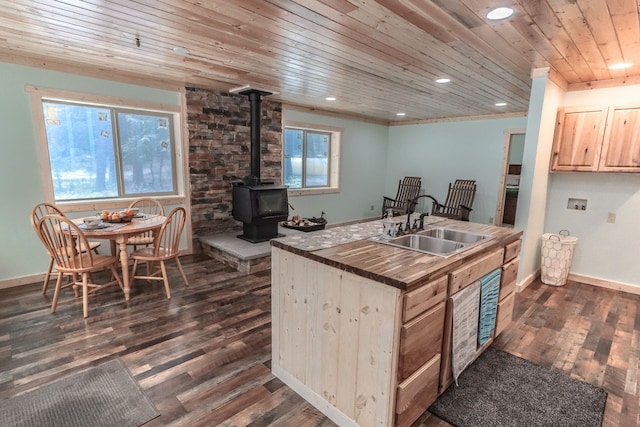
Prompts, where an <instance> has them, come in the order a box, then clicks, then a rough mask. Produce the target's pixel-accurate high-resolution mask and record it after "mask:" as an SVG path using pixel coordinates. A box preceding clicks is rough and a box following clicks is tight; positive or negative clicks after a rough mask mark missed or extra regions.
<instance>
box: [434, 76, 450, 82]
mask: <svg viewBox="0 0 640 427" xmlns="http://www.w3.org/2000/svg"><path fill="white" fill-rule="evenodd" d="M450 81H451V79H448V78H446V77H443V78H441V79H438V80H436V83H449V82H450Z"/></svg>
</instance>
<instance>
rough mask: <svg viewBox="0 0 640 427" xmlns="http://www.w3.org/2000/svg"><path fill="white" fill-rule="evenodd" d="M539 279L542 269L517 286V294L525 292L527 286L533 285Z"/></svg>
mask: <svg viewBox="0 0 640 427" xmlns="http://www.w3.org/2000/svg"><path fill="white" fill-rule="evenodd" d="M538 277H540V269H537V270H536V271H534V272H533V273H531V274H530V275H528V276H527V277H526V278H524V279H523V280H522V281H521V282H520V283H518V284H516V292H522V291H524V290H525V289H526V288H527V286H529V285H530V284H532V283H533V282H534V281H535V280H536V279H537V278H538Z"/></svg>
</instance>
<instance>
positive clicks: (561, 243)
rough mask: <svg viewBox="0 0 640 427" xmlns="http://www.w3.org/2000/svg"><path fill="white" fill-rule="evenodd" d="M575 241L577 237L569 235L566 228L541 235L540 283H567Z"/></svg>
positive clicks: (555, 284)
mask: <svg viewBox="0 0 640 427" xmlns="http://www.w3.org/2000/svg"><path fill="white" fill-rule="evenodd" d="M577 242H578V238H577V237H573V236H570V235H569V232H568V231H567V230H560V232H558V234H554V233H545V234H543V235H542V251H541V252H542V263H541V270H542V273H541V280H542V283H545V284H547V285H553V286H562V285H564V284H565V283H567V276H569V268H571V261H572V260H573V252H574V250H575V247H576V243H577Z"/></svg>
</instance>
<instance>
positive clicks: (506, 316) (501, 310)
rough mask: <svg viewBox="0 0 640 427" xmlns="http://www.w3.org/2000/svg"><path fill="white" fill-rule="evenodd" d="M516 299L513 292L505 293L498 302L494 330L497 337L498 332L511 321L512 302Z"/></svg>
mask: <svg viewBox="0 0 640 427" xmlns="http://www.w3.org/2000/svg"><path fill="white" fill-rule="evenodd" d="M515 300H516V294H515V292H511V294H509V295H507V297H505V298H504V299H503V300H502V301H500V302H498V318H497V320H496V332H495V336H496V337H497V336H498V335H500V333H501V332H502V331H503V330H504V329H505V328H506V327H507V326H509V324H510V323H511V317H512V315H513V304H514V303H515Z"/></svg>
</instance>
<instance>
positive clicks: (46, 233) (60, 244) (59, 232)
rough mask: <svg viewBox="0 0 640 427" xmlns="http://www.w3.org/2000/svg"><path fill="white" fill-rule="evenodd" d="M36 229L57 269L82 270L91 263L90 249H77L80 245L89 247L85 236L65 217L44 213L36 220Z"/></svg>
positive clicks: (64, 270) (65, 270)
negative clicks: (82, 250) (84, 250)
mask: <svg viewBox="0 0 640 427" xmlns="http://www.w3.org/2000/svg"><path fill="white" fill-rule="evenodd" d="M37 230H38V233H39V237H40V240H42V243H44V245H45V246H46V248H47V250H48V251H49V253H50V254H51V256H52V257H53V259H54V260H55V262H56V269H57V270H58V271H63V272H67V271H72V270H73V271H82V270H85V269H89V268H90V267H91V266H92V265H93V256H92V255H91V251H87V252H84V253H82V252H80V251H78V248H80V247H85V248H88V247H89V242H88V241H87V238H86V236H85V235H84V233H83V232H82V230H80V227H78V226H77V225H76V224H74V223H73V221H71V220H70V219H68V218H67V217H64V216H61V215H44V216H43V217H42V218H40V220H39V221H38V226H37Z"/></svg>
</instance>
